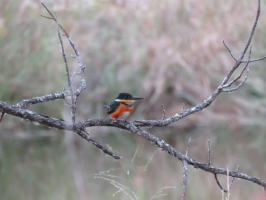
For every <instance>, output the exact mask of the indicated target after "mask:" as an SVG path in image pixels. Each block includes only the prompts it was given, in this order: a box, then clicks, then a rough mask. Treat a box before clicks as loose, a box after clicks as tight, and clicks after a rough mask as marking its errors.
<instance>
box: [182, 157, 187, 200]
mask: <svg viewBox="0 0 266 200" xmlns="http://www.w3.org/2000/svg"><path fill="white" fill-rule="evenodd" d="M186 191H187V161H186V160H183V184H182V198H181V199H182V200H186Z"/></svg>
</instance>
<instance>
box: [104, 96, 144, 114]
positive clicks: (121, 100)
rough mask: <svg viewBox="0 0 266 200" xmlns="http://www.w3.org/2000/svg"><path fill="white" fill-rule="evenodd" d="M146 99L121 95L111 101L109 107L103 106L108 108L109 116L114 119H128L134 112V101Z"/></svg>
mask: <svg viewBox="0 0 266 200" xmlns="http://www.w3.org/2000/svg"><path fill="white" fill-rule="evenodd" d="M140 99H144V98H142V97H136V96H132V95H131V94H128V93H119V94H118V96H117V97H116V98H115V100H113V101H111V103H110V105H109V106H106V105H103V107H105V108H107V112H106V114H107V115H110V116H111V118H114V119H126V118H127V117H129V116H130V115H131V113H132V112H133V110H134V105H133V103H134V101H135V100H140Z"/></svg>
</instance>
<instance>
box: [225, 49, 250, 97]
mask: <svg viewBox="0 0 266 200" xmlns="http://www.w3.org/2000/svg"><path fill="white" fill-rule="evenodd" d="M251 51H252V45H251V46H250V51H249V57H248V60H249V61H250V57H251ZM245 69H247V73H246V76H245V78H244V80H243V81H241V83H239V84H238V85H237V86H236V87H234V88H228V89H226V88H225V87H230V86H231V85H232V84H233V83H234V82H236V81H237V80H238V79H239V78H240V77H241V76H242V74H243V73H244V71H245ZM248 75H249V62H247V63H246V65H245V67H244V68H243V69H242V71H241V73H240V74H239V76H237V77H236V78H235V79H234V80H232V81H231V82H230V83H228V84H226V85H224V86H223V90H222V91H223V92H232V91H235V90H238V89H239V88H240V87H241V86H242V85H243V84H244V83H245V82H246V81H247V79H248Z"/></svg>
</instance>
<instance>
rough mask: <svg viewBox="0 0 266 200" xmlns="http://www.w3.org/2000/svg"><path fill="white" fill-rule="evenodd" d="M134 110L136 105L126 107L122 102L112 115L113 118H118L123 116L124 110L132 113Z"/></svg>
mask: <svg viewBox="0 0 266 200" xmlns="http://www.w3.org/2000/svg"><path fill="white" fill-rule="evenodd" d="M133 110H134V106H132V107H130V108H129V107H126V106H125V105H123V104H120V105H119V107H118V108H117V109H116V111H115V112H113V113H112V114H111V115H110V116H111V117H112V118H115V119H117V118H119V117H120V116H122V115H123V113H124V112H129V113H130V114H131V113H132V112H133Z"/></svg>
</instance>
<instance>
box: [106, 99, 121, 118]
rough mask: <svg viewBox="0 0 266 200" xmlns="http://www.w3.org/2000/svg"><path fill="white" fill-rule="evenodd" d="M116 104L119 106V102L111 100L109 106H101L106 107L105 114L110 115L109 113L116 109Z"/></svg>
mask: <svg viewBox="0 0 266 200" xmlns="http://www.w3.org/2000/svg"><path fill="white" fill-rule="evenodd" d="M118 106H119V103H118V102H116V101H112V102H111V103H110V106H105V105H104V106H103V107H105V108H107V112H106V114H107V115H110V114H112V113H113V112H115V111H116V109H117V108H118Z"/></svg>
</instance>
